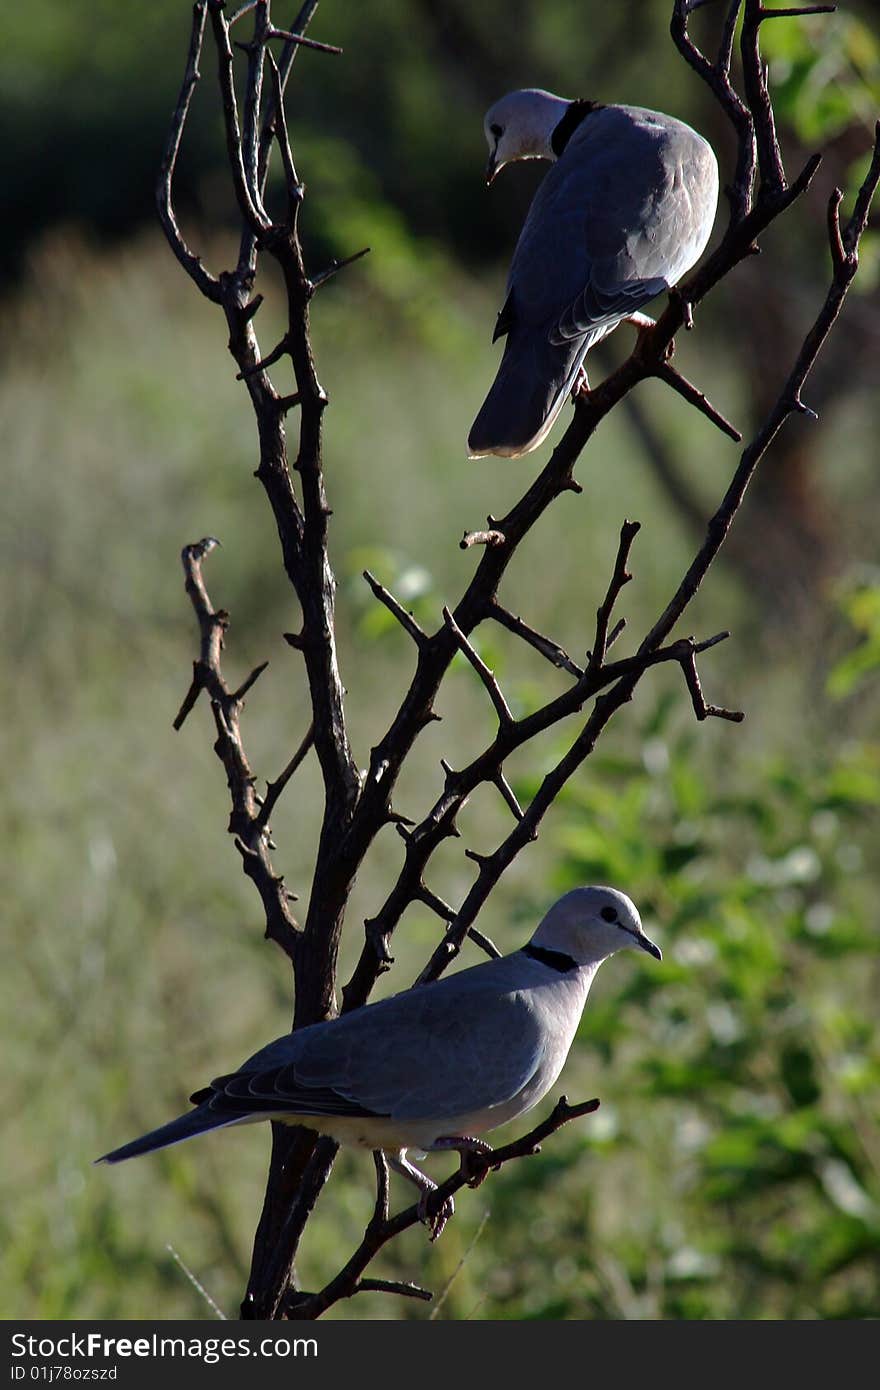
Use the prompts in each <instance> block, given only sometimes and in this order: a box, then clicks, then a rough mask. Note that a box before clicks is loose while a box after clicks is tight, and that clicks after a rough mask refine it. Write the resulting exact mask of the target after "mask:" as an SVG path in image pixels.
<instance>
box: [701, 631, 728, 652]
mask: <svg viewBox="0 0 880 1390" xmlns="http://www.w3.org/2000/svg"><path fill="white" fill-rule="evenodd" d="M729 636H730V633H729V632H727V631H725V632H716V633H715V636H714V637H707V638H706V639H705V641H703V642H696V643H694V652H695V654H696V655H698V656H699V654H700V653H701V652H707V651H708V650H709V648H710V647H717V646H718V643H719V642H726V641H727V639H728V637H729Z"/></svg>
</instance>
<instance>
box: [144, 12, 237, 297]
mask: <svg viewBox="0 0 880 1390" xmlns="http://www.w3.org/2000/svg"><path fill="white" fill-rule="evenodd" d="M206 7H207V0H197V3H196V4H195V5H193V18H192V34H191V36H190V42H189V54H188V56H187V60H186V70H185V72H184V75H183V83H182V85H181V88H180V95H179V97H178V99H177V106H176V108H175V111H174V116H173V117H172V120H171V129H170V130H169V132H168V139H167V141H166V142H165V150H164V153H163V155H162V163H161V164H160V166H159V177H158V179H157V181H156V211H157V212H158V214H159V220H160V222H161V223H162V229H163V231H164V232H165V236H166V239H167V241H168V245H169V246H170V247H171V250H172V251H173V252H174V254H175V256H176V257H177V259H178V260H179V261H180V264H181V265H182V266H183V268H184V270H185V271H186V273H187V275H189V276H190V278H191V279H192V280H194V281H195V283H196V285H197V286H198V288H199V289H200V290H201V292H202V294H203V295H204V296H205V297H206V299H210V300H212V302H213V303H215V304H219V303H220V298H221V291H220V281H219V280H217V279H215V278H214V276H213V275H211V274H209V272H208V271H207V270H206V269H205V267H204V266H203V265H202V261H201V257H199V256H196V255H195V254H194V253H193V252H192V251H190V249H189V247H188V246H187V244H186V242H185V241H184V239H183V235H182V233H181V231H180V228H179V227H178V225H177V218H176V217H175V215H174V205H173V202H172V194H171V185H172V181H173V179H174V170H175V168H176V165H177V156H178V153H179V151H180V142H181V140H182V138H183V130H184V126H185V125H186V118H187V116H188V115H189V106H190V102H191V101H192V94H193V92H194V90H195V87H196V83H197V82H198V81H199V79H200V77H201V74H200V72H199V58H200V56H201V52H202V43H203V40H204V35H205V17H206V13H207V8H206Z"/></svg>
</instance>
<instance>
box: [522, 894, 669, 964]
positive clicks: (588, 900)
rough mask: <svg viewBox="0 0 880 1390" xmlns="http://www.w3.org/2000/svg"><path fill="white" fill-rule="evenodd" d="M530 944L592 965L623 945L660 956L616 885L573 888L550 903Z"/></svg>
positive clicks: (611, 954)
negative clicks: (551, 904) (610, 886)
mask: <svg viewBox="0 0 880 1390" xmlns="http://www.w3.org/2000/svg"><path fill="white" fill-rule="evenodd" d="M532 944H533V945H535V946H543V947H544V948H545V949H546V950H550V951H560V952H562V953H564V954H565V955H568V956H571V957H572V958H573V959H574V960H576V961H577V963H578V965H594V964H598V963H599V961H602V960H606V959H607V957H608V956H613V955H614V952H615V951H622V950H623V949H624V947H627V946H629V947H632V948H633V949H635V948H638V949H639V950H641V951H647V952H648V954H649V955H652V956H656V958H657V960H662V955H661V953H660V947H659V946H655V945H654V942H653V941H651V940H649V938H648V937H647V936H645V933H644V931H643V930H642V920H641V918H640V917H639V914H638V911H637V910H636V906H635V903H633V902H632V900H631V899H630V898H628V897H627V896H626V894H625V893H619V892H618V891H617V889H616V888H604V887H593V888H573V889H572V890H571V892H570V893H566V894H564V895H563V897H561V898H559V899H558V900H557V901H556V902H555V903H554V904H553V906H552V907H551V909H550V911H549V912H548V913H547V915H546V917H545V918H544V920H543V921H542V922H541V924H540V926H539V927H538V930H537V931H536V932H535V934H534V936H533V937H532Z"/></svg>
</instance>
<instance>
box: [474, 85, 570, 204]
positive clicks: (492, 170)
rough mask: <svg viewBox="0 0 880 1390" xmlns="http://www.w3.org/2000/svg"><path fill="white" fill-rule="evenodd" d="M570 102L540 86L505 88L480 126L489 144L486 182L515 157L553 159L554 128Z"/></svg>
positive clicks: (554, 153) (554, 152)
mask: <svg viewBox="0 0 880 1390" xmlns="http://www.w3.org/2000/svg"><path fill="white" fill-rule="evenodd" d="M570 105H571V102H569V101H566V99H565V97H555V96H554V95H553V93H552V92H544V91H541V89H540V88H539V87H525V88H523V89H522V91H519V92H508V93H507V96H506V97H502V98H501V100H500V101H496V103H495V105H494V106H492V107H490V109H489V110H488V111H487V112H486V117H485V120H484V121H483V130H484V132H485V135H486V142H487V144H488V146H489V162H488V164H487V165H486V182H487V183H491V182H492V180H493V179H494V177H495V175H496V174H497V173H498V170H499V169H502V168H503V167H504V165H505V164H510V163H511V161H512V160H514V159H555V158H556V151H555V150H554V148H553V145H552V143H551V141H552V136H553V132H554V130H555V129H556V127H557V126H558V125H559V122H560V121H561V120H562V117H563V116H564V115H565V113H566V111H567V110H568V108H569V106H570Z"/></svg>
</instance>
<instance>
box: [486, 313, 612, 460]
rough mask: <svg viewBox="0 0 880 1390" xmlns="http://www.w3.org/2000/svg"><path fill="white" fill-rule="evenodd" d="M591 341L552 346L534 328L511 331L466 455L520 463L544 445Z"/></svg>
mask: <svg viewBox="0 0 880 1390" xmlns="http://www.w3.org/2000/svg"><path fill="white" fill-rule="evenodd" d="M591 341H592V340H591V339H589V338H586V339H585V338H583V337H582V338H579V339H574V340H569V341H567V342H562V343H551V342H550V341H549V339H548V338H547V337H546V336H545V335H544V334H542V333H539V332H535V330H534V328H531V329H527V330H523V329H521V330H520V331H517V330H516V329H514V330H512V331H511V333H510V335H509V336H508V339H507V343H506V345H505V348H504V356H503V357H502V359H501V362H500V364H499V367H498V375H497V376H496V378H495V380H494V381H493V383H492V386H491V388H490V390H489V394H488V396H487V397H486V399H485V401H484V402H483V404H482V406H481V407H480V411H479V414H478V415H477V418H476V420H475V421H474V423H473V425H472V426H471V432H470V434H469V435H468V455H469V457H470V458H482V457H483V456H484V455H486V454H499V455H501V456H502V457H504V458H519V457H520V455H522V454H528V453H531V451H532V450H533V449H537V448H538V445H539V444H542V443H543V441H544V440H545V439H546V437H547V435H548V434H549V432H550V430H551V429H552V427H553V422H554V420H555V419H556V417H557V415H558V414H559V412H560V410H561V409H562V407H563V405H564V404H565V401H566V399H567V398H568V396H569V394H570V392H571V390H572V387H573V386H574V383H575V381H576V379H577V375H578V371H579V369H580V365H581V363H582V361H583V359H584V356H585V354H586V351H587V348H588V347H589V346H590V343H591Z"/></svg>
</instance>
